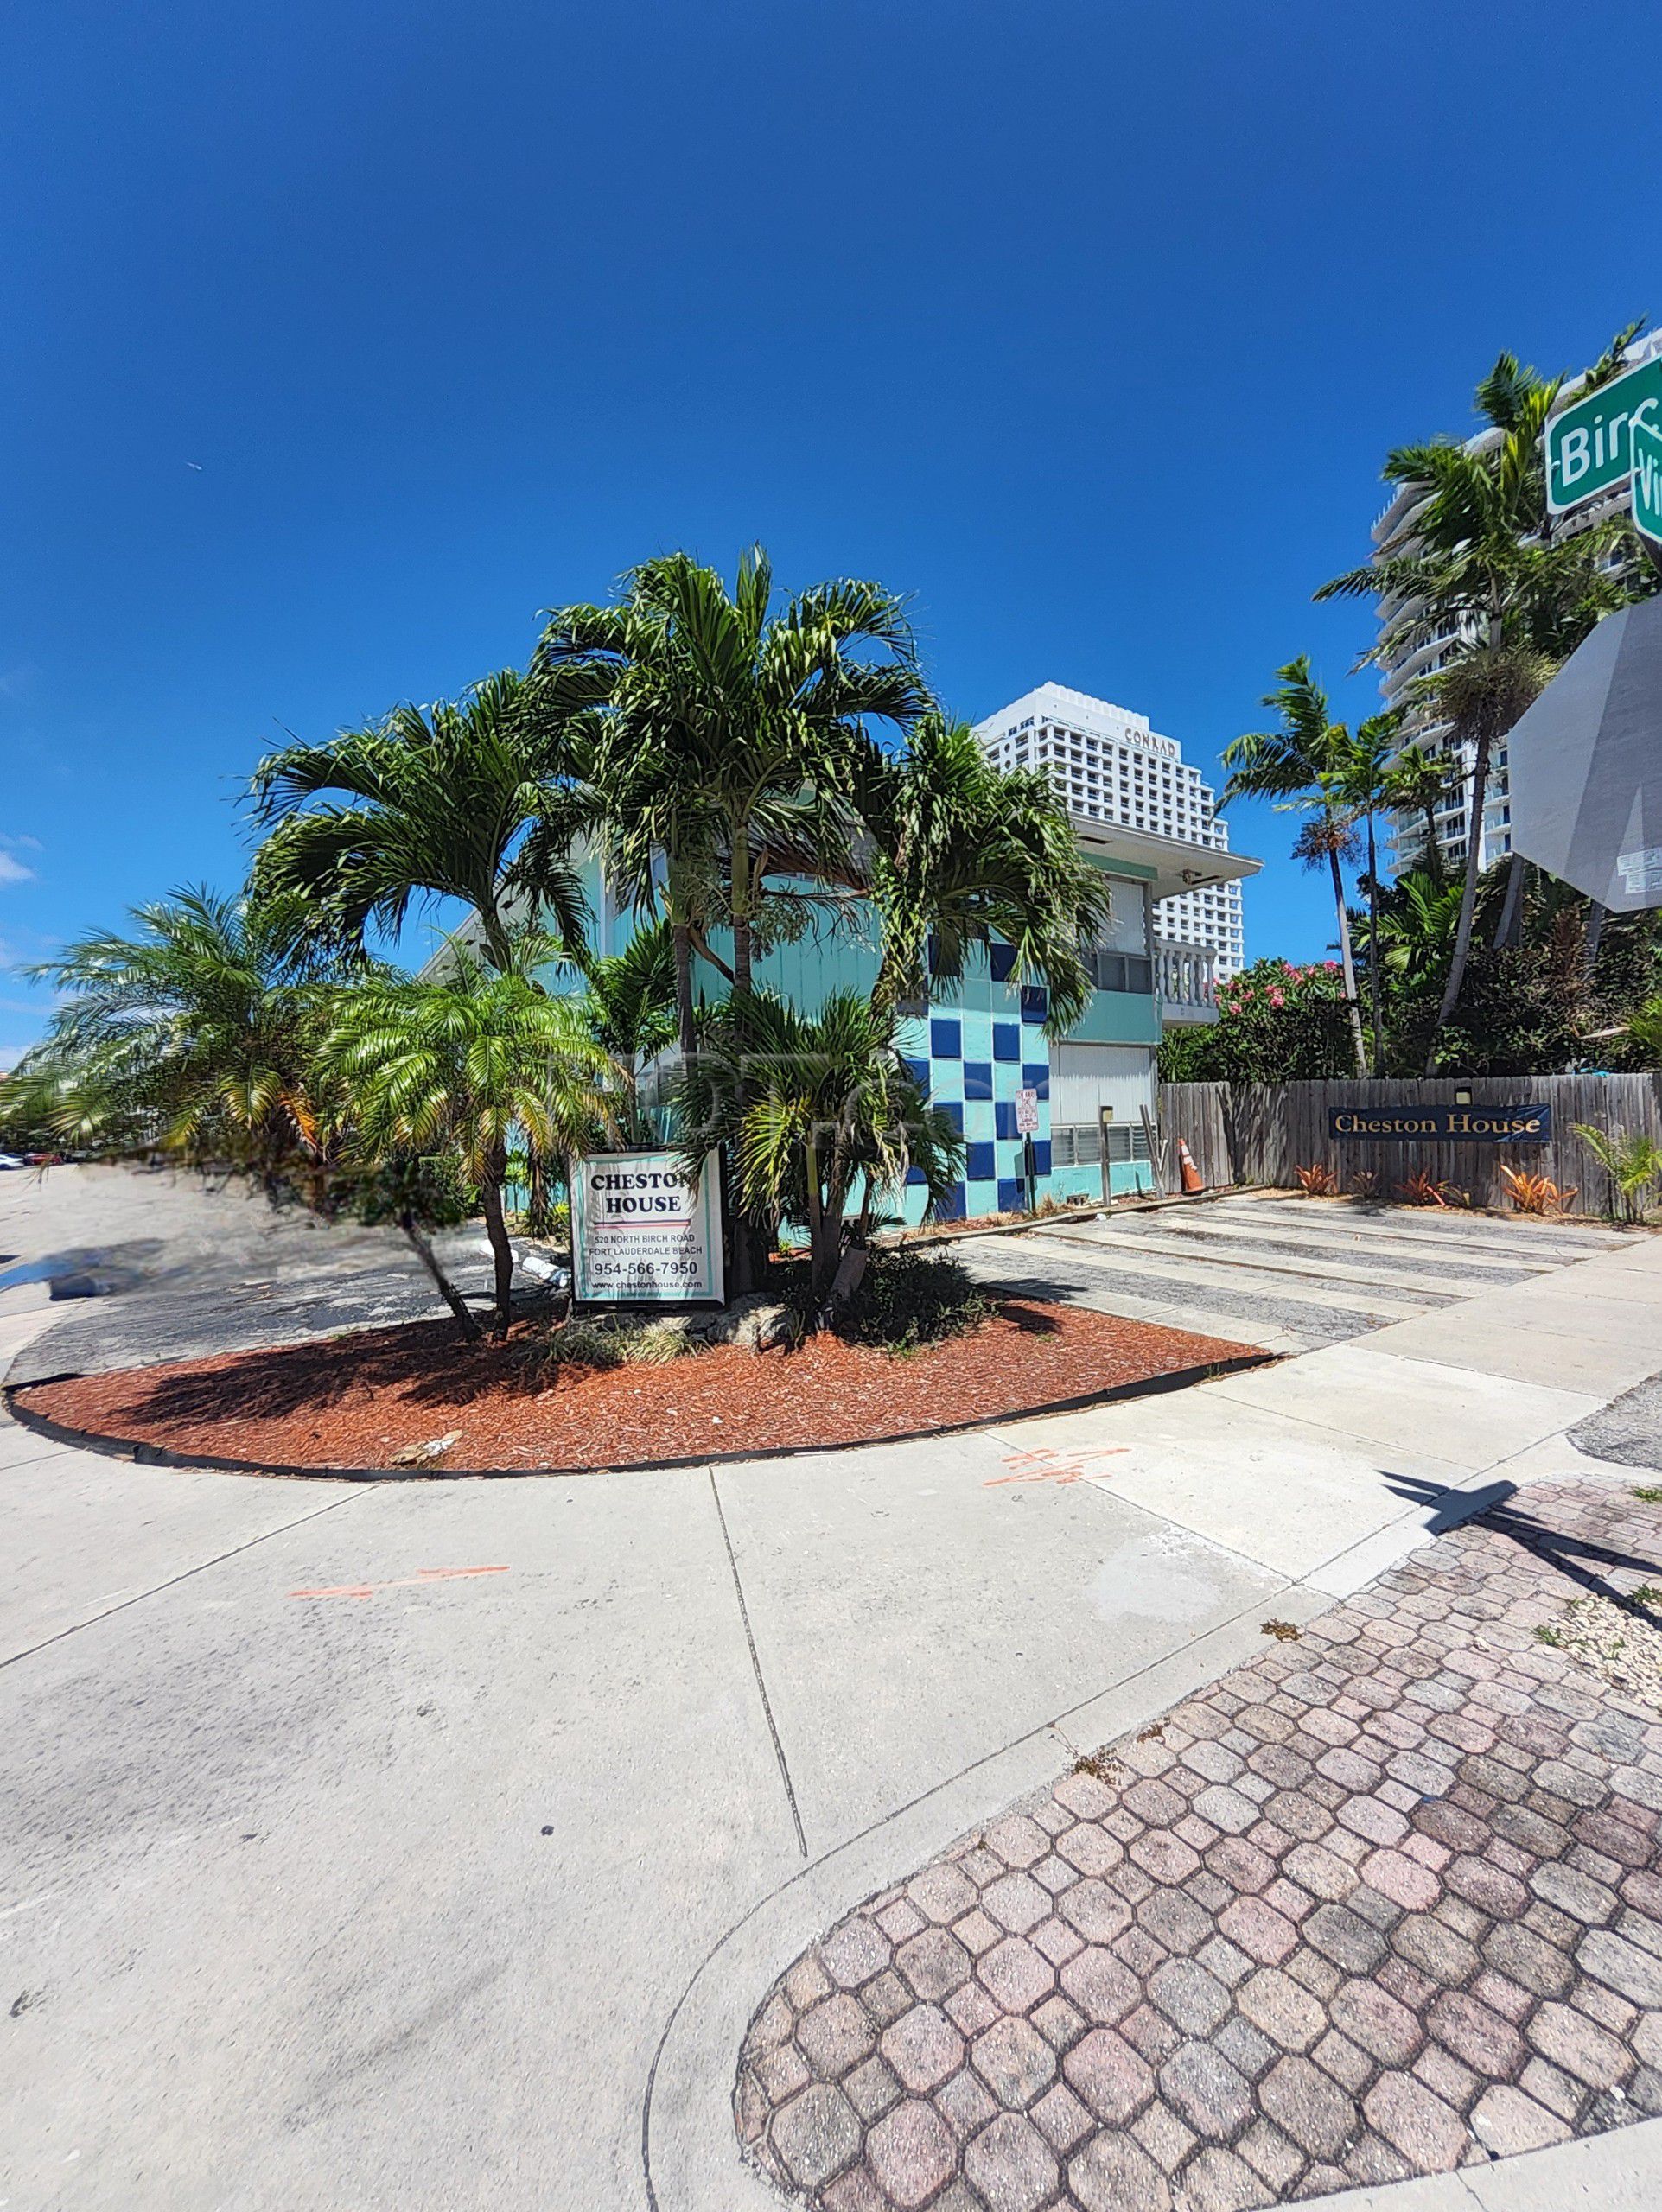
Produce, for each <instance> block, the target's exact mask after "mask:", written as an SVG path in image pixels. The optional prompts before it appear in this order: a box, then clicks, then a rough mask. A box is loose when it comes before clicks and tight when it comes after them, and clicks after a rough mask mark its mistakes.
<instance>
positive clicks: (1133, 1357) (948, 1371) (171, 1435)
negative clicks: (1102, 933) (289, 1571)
mask: <svg viewBox="0 0 1662 2212" xmlns="http://www.w3.org/2000/svg"><path fill="white" fill-rule="evenodd" d="M1252 1357H1257V1355H1256V1354H1255V1352H1254V1351H1253V1350H1252V1348H1251V1346H1249V1345H1245V1344H1230V1343H1227V1342H1226V1341H1225V1340H1223V1339H1222V1338H1217V1337H1197V1336H1191V1335H1189V1334H1188V1333H1187V1332H1185V1331H1183V1330H1181V1329H1163V1328H1159V1327H1156V1326H1154V1325H1150V1324H1149V1323H1145V1322H1141V1321H1127V1320H1124V1319H1120V1318H1118V1316H1116V1315H1114V1314H1110V1313H1093V1312H1092V1311H1090V1310H1089V1309H1088V1308H1085V1307H1081V1306H1052V1305H1048V1304H1045V1303H1041V1302H1040V1301H1038V1300H1017V1299H1008V1300H1003V1301H1002V1303H1001V1305H1000V1306H999V1310H998V1312H997V1314H996V1316H995V1317H994V1318H993V1319H991V1320H989V1321H985V1322H984V1323H983V1324H982V1325H980V1326H979V1327H978V1328H977V1329H976V1330H974V1331H973V1332H971V1333H970V1334H968V1335H965V1336H962V1337H957V1338H952V1339H950V1340H949V1341H947V1342H946V1343H944V1344H935V1345H932V1346H930V1347H929V1348H928V1349H927V1351H919V1352H914V1353H913V1354H911V1355H910V1356H908V1357H905V1358H896V1357H893V1356H892V1355H891V1354H889V1353H887V1352H883V1351H873V1350H871V1349H869V1348H868V1347H865V1346H863V1345H856V1344H845V1343H844V1342H843V1341H842V1340H841V1339H840V1338H837V1337H833V1336H829V1335H823V1336H818V1337H814V1338H810V1339H809V1341H808V1342H807V1343H806V1344H804V1345H802V1346H801V1347H800V1348H799V1349H798V1350H796V1351H770V1352H764V1353H761V1354H757V1353H755V1352H750V1351H736V1350H731V1349H725V1348H724V1349H720V1350H713V1351H703V1352H697V1353H693V1354H691V1355H689V1356H687V1357H683V1358H680V1359H676V1360H672V1361H668V1362H666V1363H663V1364H661V1365H646V1364H636V1365H633V1366H628V1367H622V1368H615V1369H612V1370H606V1371H595V1370H572V1369H570V1368H566V1369H562V1370H557V1380H555V1381H553V1382H551V1383H547V1384H545V1385H544V1386H542V1387H538V1386H537V1385H532V1386H531V1387H529V1388H528V1387H527V1385H526V1383H525V1378H524V1376H523V1372H522V1370H521V1367H520V1364H519V1347H517V1346H516V1344H512V1343H511V1344H508V1345H506V1346H489V1345H486V1346H469V1345H468V1344H466V1343H464V1342H463V1341H462V1338H461V1336H460V1333H459V1332H458V1331H457V1330H456V1328H455V1324H454V1323H452V1322H449V1321H435V1322H421V1323H416V1324H414V1325H406V1326H404V1327H401V1328H393V1329H378V1330H373V1331H368V1332H365V1333H364V1334H362V1335H359V1336H352V1337H334V1338H328V1340H326V1341H324V1342H322V1343H313V1344H291V1345H285V1346H283V1347H282V1348H280V1349H278V1350H276V1351H255V1352H233V1353H228V1354H224V1355H221V1356H220V1357H217V1358H213V1359H193V1360H184V1361H181V1362H180V1363H178V1364H177V1365H172V1366H165V1367H145V1368H137V1369H134V1368H128V1369H124V1370H119V1371H118V1372H116V1373H113V1374H104V1375H86V1376H73V1377H71V1378H69V1379H67V1380H66V1381H62V1382H57V1383H39V1384H35V1385H33V1386H31V1387H30V1388H28V1389H22V1390H19V1391H18V1392H16V1394H15V1402H16V1405H17V1406H18V1408H19V1409H20V1410H21V1411H22V1412H24V1413H34V1414H40V1415H42V1416H44V1417H45V1418H46V1419H48V1420H49V1421H58V1422H61V1423H62V1424H63V1425H64V1426H66V1427H71V1428H74V1429H79V1430H81V1431H83V1432H86V1433H92V1434H97V1435H101V1436H108V1437H111V1438H118V1439H122V1440H127V1441H131V1442H137V1443H144V1444H150V1445H157V1446H162V1447H164V1448H165V1449H167V1450H169V1451H173V1452H197V1453H203V1454H210V1455H213V1456H214V1457H216V1458H223V1459H245V1460H250V1461H253V1462H256V1463H258V1464H262V1465H278V1466H296V1467H350V1468H373V1467H390V1466H391V1465H392V1462H393V1458H394V1455H395V1454H396V1453H398V1452H400V1451H404V1450H407V1449H408V1448H409V1447H410V1446H414V1445H418V1444H422V1443H424V1442H426V1441H428V1440H430V1439H431V1438H433V1437H435V1436H438V1435H443V1434H448V1433H449V1432H450V1431H452V1430H460V1432H461V1436H460V1439H459V1440H458V1442H457V1443H456V1444H455V1446H454V1447H453V1448H452V1449H451V1450H450V1451H449V1453H448V1454H447V1455H446V1457H445V1459H444V1461H443V1471H444V1472H446V1473H449V1472H452V1471H465V1470H467V1469H468V1468H474V1467H476V1468H493V1469H494V1468H505V1469H516V1468H539V1467H546V1468H574V1469H575V1468H580V1467H618V1466H627V1465H631V1464H639V1463H642V1462H650V1461H655V1460H665V1459H698V1458H703V1457H705V1456H707V1455H710V1454H712V1453H718V1452H719V1453H725V1454H732V1453H745V1452H776V1451H783V1450H789V1449H793V1448H797V1447H800V1446H822V1445H839V1444H863V1443H869V1442H874V1441H876V1440H880V1439H882V1438H883V1437H888V1436H903V1435H907V1434H911V1433H915V1432H916V1431H918V1430H927V1429H931V1428H950V1427H958V1426H960V1425H962V1424H965V1423H968V1422H973V1421H991V1420H996V1419H998V1418H1000V1417H1002V1416H1005V1415H1009V1414H1016V1413H1021V1412H1022V1411H1025V1410H1027V1409H1028V1408H1034V1407H1041V1406H1045V1405H1051V1404H1054V1403H1056V1402H1059V1401H1062V1400H1066V1399H1070V1398H1081V1397H1086V1396H1088V1395H1092V1394H1094V1393H1097V1392H1099V1391H1107V1390H1111V1389H1115V1388H1117V1387H1119V1386H1122V1385H1124V1384H1127V1383H1141V1382H1147V1381H1150V1380H1152V1379H1155V1378H1157V1377H1159V1376H1165V1375H1173V1374H1177V1373H1180V1372H1182V1371H1184V1370H1190V1369H1197V1368H1206V1367H1208V1366H1212V1365H1214V1364H1216V1363H1219V1362H1224V1361H1230V1362H1233V1361H1238V1360H1242V1359H1250V1358H1252Z"/></svg>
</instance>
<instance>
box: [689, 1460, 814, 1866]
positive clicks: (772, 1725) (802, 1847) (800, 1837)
mask: <svg viewBox="0 0 1662 2212" xmlns="http://www.w3.org/2000/svg"><path fill="white" fill-rule="evenodd" d="M708 1472H709V1475H710V1497H712V1498H713V1499H714V1500H715V1502H716V1520H717V1521H718V1522H720V1523H721V1529H722V1541H723V1544H725V1546H726V1547H727V1563H728V1566H729V1567H730V1568H731V1570H732V1574H733V1593H734V1595H735V1597H736V1598H737V1599H738V1601H739V1619H740V1621H741V1623H742V1625H743V1628H744V1640H745V1643H746V1645H747V1646H748V1649H749V1653H750V1667H751V1671H752V1672H753V1673H754V1675H755V1678H756V1694H757V1695H758V1696H759V1697H760V1698H761V1710H762V1717H763V1718H764V1719H766V1721H767V1733H768V1734H769V1735H770V1736H771V1737H772V1738H773V1739H774V1758H776V1759H777V1760H778V1761H779V1776H780V1781H781V1782H782V1783H784V1784H785V1801H786V1804H788V1805H789V1807H790V1808H791V1825H792V1826H793V1827H794V1828H795V1830H796V1843H797V1849H798V1850H799V1852H800V1853H802V1856H803V1857H804V1859H806V1857H807V1855H808V1839H807V1836H806V1834H805V1833H804V1831H803V1827H802V1815H801V1812H800V1810H799V1808H798V1805H797V1802H796V1786H795V1784H794V1783H793V1782H792V1780H791V1770H790V1766H789V1764H787V1762H786V1757H785V1746H784V1745H783V1744H782V1743H781V1742H780V1736H779V1725H778V1723H777V1722H776V1721H775V1720H774V1707H773V1701H772V1700H771V1699H770V1698H769V1697H768V1694H767V1681H766V1680H765V1679H764V1677H763V1675H762V1671H761V1654H760V1653H759V1652H758V1651H757V1649H756V1639H755V1634H754V1633H753V1632H752V1630H751V1626H750V1608H749V1606H748V1605H746V1603H745V1599H744V1583H743V1580H742V1578H741V1576H740V1573H739V1561H738V1555H737V1554H736V1553H735V1551H734V1549H733V1538H732V1535H731V1534H730V1532H729V1529H728V1525H727V1515H726V1512H725V1511H724V1510H723V1505H722V1493H721V1489H720V1487H719V1485H718V1484H717V1483H716V1470H715V1468H714V1467H711V1468H710V1469H709V1470H708Z"/></svg>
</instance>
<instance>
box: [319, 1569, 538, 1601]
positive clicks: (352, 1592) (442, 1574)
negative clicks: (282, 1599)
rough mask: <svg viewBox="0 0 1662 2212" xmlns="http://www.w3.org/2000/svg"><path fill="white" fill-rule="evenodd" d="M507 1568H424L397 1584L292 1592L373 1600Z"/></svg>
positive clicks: (356, 1584)
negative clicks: (420, 1585)
mask: <svg viewBox="0 0 1662 2212" xmlns="http://www.w3.org/2000/svg"><path fill="white" fill-rule="evenodd" d="M507 1571H508V1570H507V1569H506V1567H423V1568H422V1570H421V1572H420V1573H419V1574H405V1575H401V1576H400V1577H399V1579H398V1580H397V1581H396V1582H342V1583H341V1584H339V1585H338V1586H336V1587H335V1588H334V1589H333V1590H291V1591H290V1592H289V1595H290V1597H291V1598H373V1596H374V1594H375V1592H377V1591H378V1590H411V1589H413V1588H414V1587H415V1586H416V1585H417V1583H418V1582H454V1581H456V1580H459V1579H460V1578H461V1577H462V1576H463V1575H468V1574H506V1573H507Z"/></svg>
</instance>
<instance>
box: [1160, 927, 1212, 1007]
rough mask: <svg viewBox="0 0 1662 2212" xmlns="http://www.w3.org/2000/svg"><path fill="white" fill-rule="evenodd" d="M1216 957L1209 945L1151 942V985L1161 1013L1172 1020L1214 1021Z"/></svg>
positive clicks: (1164, 940) (1165, 941) (1162, 941)
mask: <svg viewBox="0 0 1662 2212" xmlns="http://www.w3.org/2000/svg"><path fill="white" fill-rule="evenodd" d="M1217 961H1218V956H1217V954H1216V953H1215V952H1214V951H1213V950H1212V948H1211V946H1210V945H1204V944H1173V943H1170V942H1169V941H1168V940H1167V939H1165V938H1156V939H1155V941H1154V987H1155V990H1156V993H1157V995H1158V996H1159V999H1160V1007H1161V1012H1162V1014H1168V1015H1169V1016H1170V1017H1171V1019H1172V1020H1175V1021H1214V1020H1216V1019H1217V1013H1218V977H1217Z"/></svg>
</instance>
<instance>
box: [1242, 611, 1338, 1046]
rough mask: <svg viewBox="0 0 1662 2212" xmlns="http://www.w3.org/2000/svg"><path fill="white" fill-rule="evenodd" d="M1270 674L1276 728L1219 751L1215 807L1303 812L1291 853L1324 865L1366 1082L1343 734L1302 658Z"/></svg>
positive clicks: (1268, 696)
mask: <svg viewBox="0 0 1662 2212" xmlns="http://www.w3.org/2000/svg"><path fill="white" fill-rule="evenodd" d="M1276 673H1277V677H1279V679H1280V681H1279V682H1278V683H1277V685H1276V688H1275V690H1273V691H1266V692H1265V693H1264V705H1265V706H1266V707H1273V708H1274V709H1276V712H1277V726H1276V728H1274V729H1270V730H1250V731H1248V732H1246V733H1245V734H1244V735H1243V736H1240V737H1237V738H1233V739H1232V740H1231V741H1230V742H1229V744H1227V745H1226V747H1224V750H1223V754H1222V759H1223V765H1224V766H1225V767H1226V769H1227V770H1228V772H1229V781H1228V782H1227V784H1226V785H1225V786H1224V795H1223V803H1224V804H1225V805H1227V804H1229V802H1230V800H1231V799H1232V798H1268V799H1273V800H1276V801H1277V802H1279V803H1280V804H1281V805H1283V807H1295V808H1299V809H1302V810H1307V811H1309V812H1311V814H1312V817H1313V818H1312V819H1311V820H1309V821H1308V822H1307V823H1305V825H1304V827H1303V828H1302V829H1301V830H1300V832H1299V835H1298V838H1297V841H1296V843H1295V845H1294V852H1295V855H1296V857H1297V858H1298V859H1300V860H1302V861H1304V863H1305V864H1306V866H1307V867H1312V868H1319V867H1321V866H1323V865H1325V866H1326V867H1327V868H1328V874H1329V877H1330V879H1331V881H1332V884H1333V903H1334V916H1335V918H1336V921H1337V924H1338V931H1339V960H1340V968H1341V969H1342V971H1343V975H1344V984H1345V1007H1346V1013H1347V1018H1348V1020H1349V1022H1350V1032H1351V1046H1352V1050H1353V1052H1354V1055H1355V1059H1356V1072H1357V1073H1358V1075H1366V1073H1367V1048H1366V1045H1365V1044H1364V1043H1363V1041H1362V1016H1361V1010H1360V1007H1359V1006H1358V1004H1357V998H1356V968H1355V963H1354V961H1353V959H1352V957H1351V943H1350V915H1349V912H1348V910H1347V906H1346V903H1345V877H1344V862H1345V861H1346V860H1347V859H1348V858H1349V857H1350V855H1351V851H1352V849H1353V838H1354V833H1353V829H1352V827H1351V824H1350V822H1349V820H1348V818H1347V814H1346V801H1345V798H1344V796H1343V788H1342V777H1343V772H1344V761H1345V754H1346V750H1347V747H1348V746H1349V743H1350V733H1349V731H1348V730H1347V728H1346V727H1345V725H1344V724H1343V723H1342V722H1335V721H1334V719H1333V716H1332V715H1331V713H1330V712H1329V711H1328V695H1327V693H1326V692H1325V691H1324V690H1322V689H1321V685H1320V684H1318V683H1317V682H1316V681H1315V677H1314V676H1313V675H1312V674H1311V672H1310V659H1309V654H1308V653H1300V654H1299V656H1298V658H1296V660H1289V662H1288V663H1287V664H1286V666H1285V667H1284V668H1280V669H1277V671H1276Z"/></svg>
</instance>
